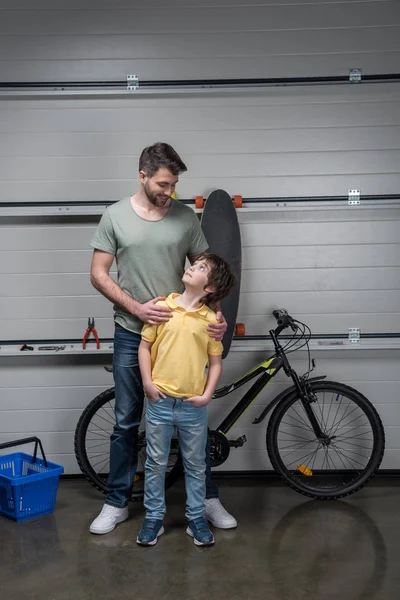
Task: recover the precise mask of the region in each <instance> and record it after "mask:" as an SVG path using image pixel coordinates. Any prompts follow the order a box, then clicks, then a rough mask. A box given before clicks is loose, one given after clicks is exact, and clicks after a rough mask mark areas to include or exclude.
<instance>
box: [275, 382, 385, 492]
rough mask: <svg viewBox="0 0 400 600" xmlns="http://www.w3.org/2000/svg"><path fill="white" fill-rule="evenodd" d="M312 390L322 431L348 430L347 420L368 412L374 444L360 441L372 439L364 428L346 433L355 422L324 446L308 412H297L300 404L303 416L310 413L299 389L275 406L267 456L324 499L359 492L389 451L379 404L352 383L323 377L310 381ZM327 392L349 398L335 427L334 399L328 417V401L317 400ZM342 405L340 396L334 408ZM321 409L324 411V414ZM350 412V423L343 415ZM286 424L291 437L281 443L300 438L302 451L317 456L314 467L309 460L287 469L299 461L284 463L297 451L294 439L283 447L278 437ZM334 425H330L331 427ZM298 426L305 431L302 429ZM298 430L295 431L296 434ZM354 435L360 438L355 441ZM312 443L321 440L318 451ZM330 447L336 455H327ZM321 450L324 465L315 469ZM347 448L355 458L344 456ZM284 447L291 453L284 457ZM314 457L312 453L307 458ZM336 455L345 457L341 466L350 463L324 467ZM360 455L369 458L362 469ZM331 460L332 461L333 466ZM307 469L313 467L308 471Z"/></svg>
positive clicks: (288, 478)
mask: <svg viewBox="0 0 400 600" xmlns="http://www.w3.org/2000/svg"><path fill="white" fill-rule="evenodd" d="M309 389H310V391H311V393H312V394H313V395H314V398H315V401H314V402H311V404H310V406H311V407H314V408H315V410H314V411H313V412H314V415H315V416H316V417H317V418H318V417H319V414H320V415H321V422H320V426H321V429H322V430H323V431H324V428H325V429H326V433H328V434H331V433H337V432H339V431H340V430H342V429H344V428H345V426H346V425H347V426H349V425H351V424H352V423H356V422H357V420H358V419H360V418H361V416H364V417H365V418H366V421H367V423H368V424H369V426H370V428H371V432H372V447H371V448H369V447H368V446H367V445H366V446H362V445H360V442H364V441H365V442H366V441H368V442H369V438H368V437H364V436H366V435H367V433H366V432H365V431H362V433H361V434H359V435H358V436H357V437H354V436H353V435H351V436H349V435H346V434H350V433H351V431H352V430H354V429H355V427H353V428H350V429H348V430H347V431H346V430H345V431H344V434H341V435H339V436H336V435H333V436H331V437H332V440H337V441H332V442H330V444H329V445H328V446H324V445H321V446H320V441H318V440H317V439H316V438H315V434H314V432H313V430H312V428H311V425H310V424H309V422H308V421H307V422H305V417H303V415H301V414H299V413H298V412H297V411H296V408H297V407H298V408H299V410H301V409H302V410H303V412H304V415H306V413H305V411H304V409H303V407H302V404H301V401H300V400H299V397H298V394H297V391H294V392H290V393H288V395H287V396H285V397H284V398H283V399H282V400H281V402H280V403H279V404H278V406H277V407H276V408H275V409H274V412H273V413H272V415H271V419H270V421H269V424H268V428H267V434H266V443H267V450H268V456H269V458H270V461H271V464H272V466H273V468H274V469H275V471H276V472H277V473H278V474H279V475H280V476H281V477H282V479H283V480H284V481H285V482H286V483H287V484H288V485H289V486H290V487H291V488H292V489H294V490H296V491H297V492H299V493H300V494H303V495H305V496H308V497H310V498H315V499H320V500H329V499H337V498H343V497H344V496H348V495H350V494H353V493H354V492H357V491H358V490H360V489H361V488H362V487H364V486H365V485H366V484H367V483H368V481H369V480H370V479H371V477H372V476H373V475H374V473H375V472H376V471H377V469H378V468H379V465H380V464H381V462H382V458H383V454H384V450H385V433H384V429H383V425H382V422H381V419H380V417H379V415H378V413H377V411H376V409H375V408H374V406H373V405H372V404H371V402H370V401H369V400H368V399H367V398H366V397H365V396H363V395H362V394H361V393H360V392H359V391H358V390H355V389H354V388H351V387H350V386H347V385H344V384H342V383H338V382H334V381H323V382H322V381H319V382H311V383H310V384H309ZM328 393H329V394H333V399H334V401H335V402H339V400H338V399H339V398H340V397H341V398H342V399H343V398H346V400H347V401H348V402H347V404H346V403H345V404H344V405H343V408H342V412H343V410H344V416H343V415H342V413H340V414H339V415H338V417H339V421H338V422H337V423H336V424H334V425H332V426H331V425H330V423H329V424H328V420H329V415H330V413H331V410H332V400H331V406H330V408H329V413H328V414H327V413H326V412H325V419H326V422H325V420H324V409H325V407H324V400H323V401H322V403H321V402H320V401H319V400H318V399H317V397H318V394H323V398H325V394H328ZM316 402H318V404H317V405H316V406H314V404H315V403H316ZM296 403H297V405H296ZM351 403H352V404H351ZM321 404H322V408H321ZM294 405H296V408H293V406H294ZM339 406H340V407H341V406H342V400H340V403H339V404H338V405H337V406H336V407H335V406H334V411H335V410H336V414H338V413H339ZM349 406H351V410H350V412H348V407H349ZM344 407H346V408H344ZM292 408H293V413H294V414H295V415H296V416H293V413H291V415H290V416H289V417H288V415H289V411H290V410H291V409H292ZM357 408H358V409H359V412H360V415H361V416H360V417H355V418H354V417H353V413H354V411H356V410H357ZM318 409H319V411H320V412H319V414H318ZM333 414H334V413H332V416H333ZM346 415H347V417H350V418H352V419H353V420H352V421H349V422H347V423H346V421H345V420H344V419H345V418H346ZM285 416H286V418H287V419H288V420H287V421H283V419H284V417H285ZM290 418H291V419H292V421H291V422H290V421H289V419H290ZM296 422H297V425H296ZM303 423H304V424H305V425H306V427H305V426H304V425H303ZM341 423H343V424H341ZM282 424H283V427H282V429H281V431H282V434H283V435H285V436H290V435H291V436H292V439H286V438H282V444H284V443H285V444H286V443H287V442H290V443H292V442H293V441H294V440H295V439H296V438H297V439H298V442H296V443H298V444H299V448H298V452H299V453H300V452H301V453H303V452H306V453H308V454H306V455H304V456H306V457H307V460H311V458H313V460H314V464H313V465H312V466H313V468H312V469H311V468H310V466H311V463H310V464H308V465H304V467H303V464H300V465H297V466H296V468H288V467H289V465H292V464H295V462H296V461H297V460H300V459H297V458H296V456H295V457H293V456H292V457H291V458H290V461H291V462H289V465H285V462H284V461H285V460H286V459H288V457H289V456H290V454H293V453H294V452H296V451H297V450H295V449H293V448H294V445H293V444H292V445H289V446H283V445H282V444H281V447H280V444H279V442H278V434H279V432H280V426H281V425H282ZM335 426H336V429H335ZM329 427H330V429H328V428H329ZM364 427H366V425H364ZM285 428H286V429H285ZM299 429H300V430H302V431H298V430H299ZM294 430H295V433H292V432H293V431H294ZM304 432H307V433H304ZM300 434H301V435H306V436H308V437H305V438H302V437H301V435H300ZM313 436H314V438H313ZM300 440H303V441H300ZM348 440H350V441H348ZM355 440H356V442H357V443H355ZM312 444H318V446H317V448H316V450H313V449H312V446H311V452H309V450H310V445H312ZM340 444H344V445H345V447H343V446H340ZM352 447H354V448H355V449H354V450H353V449H352ZM328 448H331V449H332V452H331V456H330V457H329V458H328V456H327V455H328V452H329V449H328ZM320 450H322V453H320V454H319V462H317V467H318V466H319V467H320V468H319V469H318V468H315V463H316V455H317V453H318V452H319V451H320ZM343 450H346V451H348V453H349V455H350V456H351V458H350V459H349V458H347V457H345V455H344V454H343ZM284 452H287V454H286V455H285V456H283V454H284ZM334 452H336V455H337V457H335V455H334V454H333V453H334ZM304 456H303V458H304ZM309 456H310V458H309V459H308V457H309ZM332 456H333V458H336V462H339V461H341V462H342V466H343V467H345V468H344V469H338V470H336V471H335V470H333V469H328V468H326V469H324V464H325V462H326V466H327V467H329V466H332V465H333V464H334V461H333V458H332ZM355 456H357V457H358V458H355ZM321 457H322V458H323V462H322V465H321V462H320V461H321ZM361 458H364V459H365V461H366V464H365V466H364V467H363V468H362V469H360V468H359V467H358V468H357V463H359V464H362V463H361V462H360V461H361ZM292 459H293V460H292ZM345 460H348V464H349V465H351V464H352V463H353V464H354V465H355V466H356V468H353V469H350V468H347V469H346V465H347V463H346V462H345ZM329 461H331V465H330V463H329ZM307 469H308V471H309V472H308V471H307ZM347 477H352V479H350V480H349V481H347ZM335 481H337V483H335Z"/></svg>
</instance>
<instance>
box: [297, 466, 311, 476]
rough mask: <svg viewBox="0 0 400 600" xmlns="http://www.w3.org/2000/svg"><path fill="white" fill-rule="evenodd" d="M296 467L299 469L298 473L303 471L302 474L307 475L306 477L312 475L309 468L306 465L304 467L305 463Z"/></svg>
mask: <svg viewBox="0 0 400 600" xmlns="http://www.w3.org/2000/svg"><path fill="white" fill-rule="evenodd" d="M297 469H298V470H299V471H300V473H303V475H307V477H311V476H312V471H311V469H309V468H308V467H306V465H297Z"/></svg>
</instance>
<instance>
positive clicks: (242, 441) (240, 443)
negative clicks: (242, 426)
mask: <svg viewBox="0 0 400 600" xmlns="http://www.w3.org/2000/svg"><path fill="white" fill-rule="evenodd" d="M246 442H247V438H246V436H245V435H241V436H240V437H238V439H237V440H229V445H230V446H233V447H234V448H240V447H241V446H243V444H245V443H246Z"/></svg>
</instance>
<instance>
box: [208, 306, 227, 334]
mask: <svg viewBox="0 0 400 600" xmlns="http://www.w3.org/2000/svg"><path fill="white" fill-rule="evenodd" d="M227 329H228V323H227V322H226V320H225V317H224V315H223V314H222V312H221V311H220V310H219V311H218V312H217V323H210V324H209V326H208V327H207V331H208V333H209V334H210V337H212V338H214V339H215V340H216V341H217V342H220V341H221V340H222V339H223V337H224V335H225V332H226V330H227Z"/></svg>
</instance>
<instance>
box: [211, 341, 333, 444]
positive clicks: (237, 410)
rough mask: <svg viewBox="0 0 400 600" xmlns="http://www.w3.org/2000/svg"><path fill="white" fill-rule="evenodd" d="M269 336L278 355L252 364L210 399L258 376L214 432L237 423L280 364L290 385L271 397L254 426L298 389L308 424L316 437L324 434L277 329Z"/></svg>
mask: <svg viewBox="0 0 400 600" xmlns="http://www.w3.org/2000/svg"><path fill="white" fill-rule="evenodd" d="M270 335H271V338H272V340H273V342H274V345H275V348H276V350H277V353H278V356H273V357H272V358H270V359H268V360H266V361H263V362H262V363H260V364H259V365H258V366H257V367H254V369H252V370H251V371H249V372H248V373H246V374H245V375H243V376H242V377H240V378H239V379H237V380H236V381H234V382H233V383H231V384H228V385H225V386H224V387H222V388H219V389H217V390H216V391H215V393H214V396H213V398H222V397H223V396H227V395H228V394H230V393H231V392H234V391H235V390H237V389H238V388H239V387H241V386H242V385H244V384H246V383H248V382H249V381H251V380H252V379H254V378H255V377H257V376H258V375H259V377H258V379H257V380H256V381H255V382H254V384H253V385H252V386H251V388H250V389H249V390H247V392H246V393H245V395H244V396H243V397H242V398H241V400H239V402H238V403H237V404H236V406H234V407H233V409H232V410H231V411H230V413H229V414H228V415H227V416H226V417H225V419H224V420H223V421H222V423H221V424H220V425H218V426H217V427H216V429H217V431H220V432H221V433H223V434H224V435H226V434H227V433H228V431H229V430H230V429H231V428H232V427H233V425H234V424H235V423H236V421H238V419H240V417H241V416H242V414H243V413H244V412H245V410H246V409H247V408H248V407H249V406H250V404H251V403H252V402H253V401H254V400H255V399H256V398H257V396H258V395H259V394H260V393H261V392H262V390H263V389H264V388H265V387H266V386H267V385H268V383H269V382H270V381H271V379H272V378H273V377H275V375H276V374H277V373H278V372H279V371H280V370H281V369H282V367H283V369H284V371H285V373H286V375H287V376H288V377H290V378H291V379H292V381H293V385H292V386H290V387H288V388H286V389H285V390H284V391H283V392H281V393H280V394H278V395H277V396H275V398H273V399H272V400H271V401H270V402H269V403H268V404H267V406H266V407H265V408H264V410H263V411H262V413H261V414H260V416H259V417H257V418H255V419H254V421H253V425H256V424H258V423H261V421H263V420H264V419H265V417H266V416H267V414H268V413H269V412H271V410H272V409H273V408H275V406H276V405H277V404H279V402H280V401H281V400H282V399H283V398H284V397H285V396H287V395H288V394H290V393H291V392H293V391H295V390H297V391H298V393H299V395H300V398H301V399H302V401H303V406H304V410H305V411H306V413H307V416H308V417H309V419H310V423H311V425H312V427H313V430H314V432H315V434H316V436H317V437H318V438H319V439H322V438H324V437H325V436H324V434H323V433H322V431H321V428H320V425H319V423H318V421H317V420H316V418H315V415H314V413H313V411H312V408H311V407H310V405H309V402H307V400H308V395H307V393H306V392H305V391H304V385H303V384H302V381H301V379H300V378H299V376H298V375H297V373H296V371H294V370H293V369H292V367H291V366H290V363H289V361H288V359H287V356H286V354H285V352H284V350H283V348H282V347H281V345H280V344H279V342H278V341H277V336H276V330H275V331H274V330H272V331H270ZM325 377H326V376H325V375H322V376H319V377H311V378H308V379H307V382H311V381H318V380H321V379H325Z"/></svg>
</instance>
